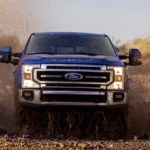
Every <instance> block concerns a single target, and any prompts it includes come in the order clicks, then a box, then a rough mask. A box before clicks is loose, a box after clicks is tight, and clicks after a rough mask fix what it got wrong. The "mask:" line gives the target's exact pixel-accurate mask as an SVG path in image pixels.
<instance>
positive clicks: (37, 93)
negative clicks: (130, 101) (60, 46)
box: [18, 89, 127, 107]
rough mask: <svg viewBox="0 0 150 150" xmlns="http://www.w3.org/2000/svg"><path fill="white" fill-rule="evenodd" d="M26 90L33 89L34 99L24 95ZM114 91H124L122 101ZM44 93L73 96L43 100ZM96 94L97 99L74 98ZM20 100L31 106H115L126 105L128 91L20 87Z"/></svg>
mask: <svg viewBox="0 0 150 150" xmlns="http://www.w3.org/2000/svg"><path fill="white" fill-rule="evenodd" d="M24 91H32V92H33V93H34V96H33V98H32V99H26V98H25V97H24V96H23V95H24V94H23V92H24ZM104 93H105V95H106V99H103V101H101V96H102V95H103V94H104ZM114 93H122V94H123V98H122V100H121V101H114ZM42 94H44V95H49V96H53V95H54V97H55V95H56V96H58V95H59V96H60V97H61V96H64V95H65V96H66V97H67V96H71V98H70V99H69V101H68V100H67V101H65V100H63V101H59V100H51V99H50V98H49V99H48V100H47V101H43V100H42ZM91 95H92V96H96V97H98V100H97V101H86V99H85V101H82V100H81V101H80V99H79V98H78V101H76V100H74V99H73V97H75V96H79V97H80V96H82V97H84V96H87V97H89V96H91ZM18 96H19V97H18V101H19V103H20V104H22V105H30V106H93V107H94V106H98V107H99V106H104V107H113V106H119V107H120V106H125V105H127V93H126V92H125V91H107V92H106V91H103V92H84V91H76V92H74V93H73V92H72V91H63V92H60V91H41V90H40V89H20V90H19V95H18Z"/></svg>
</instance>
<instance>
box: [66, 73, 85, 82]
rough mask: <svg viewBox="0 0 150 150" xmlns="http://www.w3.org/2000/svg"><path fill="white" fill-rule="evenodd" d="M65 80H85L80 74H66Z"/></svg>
mask: <svg viewBox="0 0 150 150" xmlns="http://www.w3.org/2000/svg"><path fill="white" fill-rule="evenodd" d="M65 78H66V79H68V80H73V81H77V80H81V79H82V78H83V75H81V74H79V73H67V74H65Z"/></svg>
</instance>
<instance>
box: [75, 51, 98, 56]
mask: <svg viewBox="0 0 150 150" xmlns="http://www.w3.org/2000/svg"><path fill="white" fill-rule="evenodd" d="M77 54H79V55H90V56H97V55H99V54H94V53H88V52H80V53H77Z"/></svg>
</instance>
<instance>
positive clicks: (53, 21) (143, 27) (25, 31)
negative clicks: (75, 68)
mask: <svg viewBox="0 0 150 150" xmlns="http://www.w3.org/2000/svg"><path fill="white" fill-rule="evenodd" d="M0 16H7V17H1V18H2V19H1V20H0V32H4V33H7V34H9V33H10V34H16V35H17V36H19V37H20V38H21V39H22V40H23V41H25V40H26V39H27V38H28V36H29V34H30V33H31V32H42V31H50V32H51V31H72V32H94V33H105V34H107V35H109V36H110V37H111V38H112V39H113V41H114V42H115V41H118V40H120V41H121V43H124V42H127V41H129V40H132V39H134V38H136V37H145V36H148V35H150V19H149V18H150V0H21V1H20V0H13V1H12V0H0Z"/></svg>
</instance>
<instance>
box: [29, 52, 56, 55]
mask: <svg viewBox="0 0 150 150" xmlns="http://www.w3.org/2000/svg"><path fill="white" fill-rule="evenodd" d="M27 54H28V55H32V54H47V55H54V54H55V53H50V52H38V53H37V52H33V53H27Z"/></svg>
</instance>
